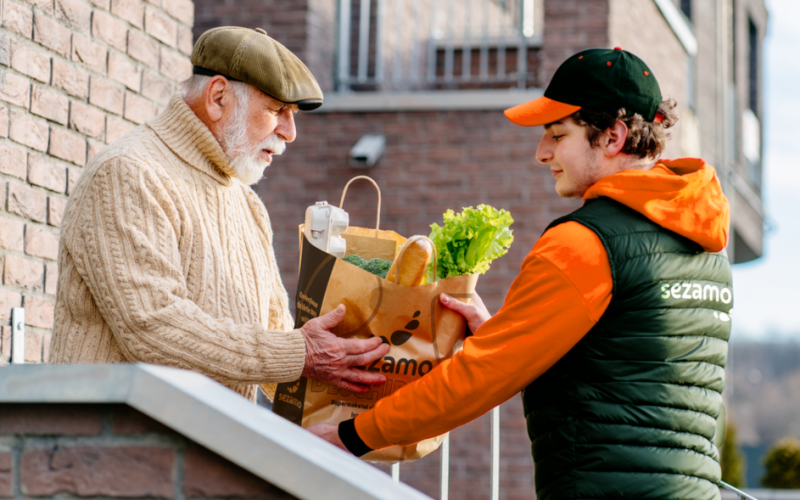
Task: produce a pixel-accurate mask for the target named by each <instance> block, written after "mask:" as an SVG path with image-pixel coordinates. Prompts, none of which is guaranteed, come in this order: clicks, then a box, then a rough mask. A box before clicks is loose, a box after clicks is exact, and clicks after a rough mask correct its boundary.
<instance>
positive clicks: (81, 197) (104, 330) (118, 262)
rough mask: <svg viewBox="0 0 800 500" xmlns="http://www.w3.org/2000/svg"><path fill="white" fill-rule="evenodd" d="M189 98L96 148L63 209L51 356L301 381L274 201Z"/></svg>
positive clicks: (176, 99) (239, 387) (244, 386)
mask: <svg viewBox="0 0 800 500" xmlns="http://www.w3.org/2000/svg"><path fill="white" fill-rule="evenodd" d="M231 173H232V172H231V169H230V166H229V163H228V159H227V156H226V155H225V153H224V152H223V151H222V148H221V147H220V145H219V143H218V142H217V140H216V139H215V138H214V136H213V135H212V134H211V132H210V131H209V130H208V128H207V127H206V126H205V125H204V124H203V123H202V122H201V121H200V120H199V119H198V118H197V116H196V115H195V114H194V112H193V111H192V110H191V109H190V108H189V107H188V106H187V105H186V103H185V102H184V101H183V99H182V98H181V97H180V96H179V95H177V94H176V95H174V96H173V97H172V99H171V100H170V103H169V106H168V108H167V109H166V111H164V113H162V114H161V115H159V116H157V117H155V118H153V119H151V120H150V121H148V122H147V124H146V125H143V126H140V127H138V128H136V129H135V130H133V131H132V132H131V133H129V134H128V135H126V136H125V137H123V138H122V139H120V140H118V141H117V142H115V143H114V144H112V145H110V146H108V147H107V148H105V149H104V150H103V151H101V152H100V153H99V154H98V155H97V156H95V157H94V158H92V160H91V161H90V162H89V165H88V166H87V167H86V170H85V172H84V173H83V175H82V176H81V178H80V180H79V181H78V183H77V185H76V186H75V191H74V194H72V196H71V197H70V199H69V202H68V204H67V209H66V213H65V214H64V220H63V226H62V231H61V245H60V249H59V278H58V293H57V299H56V314H55V325H54V328H53V340H52V344H51V355H50V356H51V362H53V363H125V362H136V361H144V362H147V363H156V364H160V365H167V366H174V367H178V368H185V369H189V370H195V371H198V372H202V373H205V374H206V375H208V376H210V377H212V378H214V379H216V380H218V381H220V382H222V383H223V384H226V385H227V386H228V387H230V388H231V389H233V390H235V391H236V392H238V393H240V394H242V395H244V396H245V397H248V398H250V399H252V400H255V397H256V390H257V385H254V384H263V383H275V382H284V381H291V380H295V379H297V378H299V377H300V373H301V372H302V370H303V365H304V361H305V341H304V340H303V336H302V334H301V333H300V332H299V330H293V329H292V326H293V321H292V318H291V315H290V313H289V307H288V306H289V304H288V298H287V295H286V290H285V289H284V287H283V283H282V282H281V278H280V274H278V266H277V265H276V263H275V256H274V253H273V249H272V230H271V228H270V222H269V217H268V215H267V211H266V209H265V207H264V205H263V204H262V202H261V200H260V199H259V198H258V196H257V195H256V194H255V193H254V192H253V190H252V189H250V188H249V187H248V186H246V185H244V184H242V183H241V182H240V181H239V180H238V179H236V178H234V177H232V176H231Z"/></svg>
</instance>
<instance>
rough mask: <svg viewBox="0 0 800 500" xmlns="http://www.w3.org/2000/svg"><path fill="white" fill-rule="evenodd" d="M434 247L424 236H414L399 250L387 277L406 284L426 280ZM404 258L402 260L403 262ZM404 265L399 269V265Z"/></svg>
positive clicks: (410, 284) (420, 283)
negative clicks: (426, 272)
mask: <svg viewBox="0 0 800 500" xmlns="http://www.w3.org/2000/svg"><path fill="white" fill-rule="evenodd" d="M432 254H433V248H431V244H430V242H429V241H428V240H427V238H425V237H424V236H412V237H411V238H409V239H408V240H407V241H406V242H405V244H404V245H403V246H402V247H401V248H400V251H399V252H397V256H395V258H394V262H392V267H390V268H389V273H388V274H387V275H386V279H387V280H389V281H391V282H392V283H398V284H400V285H404V286H418V285H422V284H423V283H424V281H425V271H426V270H427V269H428V263H429V262H430V261H431V255H432ZM401 259H402V262H401ZM401 264H402V267H401V268H400V270H399V273H400V274H399V277H398V267H400V266H401Z"/></svg>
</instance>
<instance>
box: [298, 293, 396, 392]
mask: <svg viewBox="0 0 800 500" xmlns="http://www.w3.org/2000/svg"><path fill="white" fill-rule="evenodd" d="M344 314H345V307H344V306H343V305H340V306H339V307H337V308H336V309H334V310H333V311H331V312H329V313H327V314H323V315H322V316H320V317H319V318H315V319H312V320H311V321H309V322H308V323H306V324H305V325H303V327H302V328H300V331H301V332H302V333H303V337H305V340H306V365H305V368H303V376H304V377H307V378H311V379H314V380H319V381H321V382H328V383H330V384H333V385H336V386H338V387H341V388H342V389H347V390H348V391H353V392H359V393H364V392H367V391H368V390H369V387H368V386H369V385H379V384H383V383H385V382H386V377H384V376H383V375H382V374H380V373H373V372H368V371H366V370H360V369H358V368H354V367H356V366H368V365H370V364H371V363H372V362H373V361H375V360H376V359H380V358H382V357H384V356H385V355H386V354H387V353H388V352H389V349H390V346H389V345H388V344H384V343H383V342H382V341H381V338H380V337H373V338H371V339H343V338H339V337H337V336H336V335H334V334H332V333H331V332H330V329H331V328H333V327H334V326H336V325H338V324H339V323H340V322H341V321H342V320H343V319H344Z"/></svg>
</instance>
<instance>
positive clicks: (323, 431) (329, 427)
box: [307, 423, 347, 451]
mask: <svg viewBox="0 0 800 500" xmlns="http://www.w3.org/2000/svg"><path fill="white" fill-rule="evenodd" d="M307 430H308V432H310V433H311V434H314V435H315V436H317V437H320V438H322V439H324V440H325V441H327V442H329V443H330V444H332V445H335V446H338V447H339V448H341V449H343V450H345V451H347V448H345V447H344V443H342V440H341V439H340V438H339V426H338V425H334V424H328V423H322V424H317V425H312V426H311V427H309V428H308V429H307Z"/></svg>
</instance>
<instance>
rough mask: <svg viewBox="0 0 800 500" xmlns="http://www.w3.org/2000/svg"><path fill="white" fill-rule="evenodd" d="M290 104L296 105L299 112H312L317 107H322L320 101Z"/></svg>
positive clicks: (313, 100) (310, 100) (311, 100)
mask: <svg viewBox="0 0 800 500" xmlns="http://www.w3.org/2000/svg"><path fill="white" fill-rule="evenodd" d="M292 104H297V107H298V108H300V110H301V111H313V110H315V109H317V108H318V107H320V106H322V100H321V99H309V100H307V101H297V102H293V103H292Z"/></svg>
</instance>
